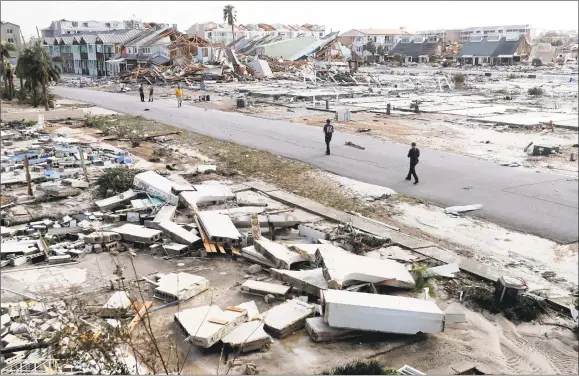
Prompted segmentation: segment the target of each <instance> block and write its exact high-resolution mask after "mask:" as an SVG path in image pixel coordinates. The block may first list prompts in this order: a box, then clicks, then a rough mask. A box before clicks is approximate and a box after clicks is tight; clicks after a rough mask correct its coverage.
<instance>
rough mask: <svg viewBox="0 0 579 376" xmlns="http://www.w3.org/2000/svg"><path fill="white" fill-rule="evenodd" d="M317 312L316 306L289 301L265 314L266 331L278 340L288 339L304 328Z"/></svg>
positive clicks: (293, 300) (297, 300)
mask: <svg viewBox="0 0 579 376" xmlns="http://www.w3.org/2000/svg"><path fill="white" fill-rule="evenodd" d="M315 310H316V306H315V305H314V304H309V303H305V302H302V301H301V300H299V299H292V300H288V301H286V302H284V303H282V304H280V305H278V306H275V307H273V308H272V309H270V310H269V311H267V312H265V313H264V324H265V326H264V328H265V331H266V332H268V333H269V334H271V335H272V336H274V337H276V338H284V337H287V336H288V335H290V334H292V333H293V332H295V331H297V330H299V329H301V328H303V327H304V326H305V324H306V319H307V318H308V317H311V316H313V315H314V313H315Z"/></svg>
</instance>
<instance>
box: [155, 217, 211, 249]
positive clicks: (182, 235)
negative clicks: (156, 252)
mask: <svg viewBox="0 0 579 376" xmlns="http://www.w3.org/2000/svg"><path fill="white" fill-rule="evenodd" d="M157 226H158V228H159V230H161V231H163V233H164V234H165V235H167V236H168V237H170V238H171V239H172V240H174V241H176V242H179V243H181V244H186V245H192V244H193V243H195V242H198V241H200V240H201V238H200V237H199V236H197V235H195V234H193V233H192V232H190V231H187V230H185V229H184V228H183V227H181V226H179V225H178V224H176V223H175V222H172V221H161V222H158V223H157Z"/></svg>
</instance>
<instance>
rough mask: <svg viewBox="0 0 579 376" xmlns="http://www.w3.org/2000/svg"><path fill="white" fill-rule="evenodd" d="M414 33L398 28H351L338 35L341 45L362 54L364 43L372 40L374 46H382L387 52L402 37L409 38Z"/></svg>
mask: <svg viewBox="0 0 579 376" xmlns="http://www.w3.org/2000/svg"><path fill="white" fill-rule="evenodd" d="M413 35H414V34H413V33H411V32H409V31H407V30H404V29H402V28H400V29H352V30H350V31H347V32H345V33H343V34H341V35H340V41H341V42H342V44H343V45H345V46H348V47H350V48H351V49H352V50H353V51H354V52H356V53H357V54H362V52H363V51H364V45H365V44H367V43H368V42H369V41H372V42H373V43H374V45H376V48H377V47H378V46H382V48H383V49H384V53H388V51H390V50H391V49H392V48H394V46H396V44H397V43H398V42H400V41H401V40H402V39H403V38H408V40H410V38H411V37H412V36H413Z"/></svg>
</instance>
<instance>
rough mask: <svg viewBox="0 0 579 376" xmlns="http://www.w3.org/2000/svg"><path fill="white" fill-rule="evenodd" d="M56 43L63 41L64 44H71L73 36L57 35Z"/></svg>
mask: <svg viewBox="0 0 579 376" xmlns="http://www.w3.org/2000/svg"><path fill="white" fill-rule="evenodd" d="M58 40H59V42H58V43H64V44H66V45H70V44H72V41H73V37H58Z"/></svg>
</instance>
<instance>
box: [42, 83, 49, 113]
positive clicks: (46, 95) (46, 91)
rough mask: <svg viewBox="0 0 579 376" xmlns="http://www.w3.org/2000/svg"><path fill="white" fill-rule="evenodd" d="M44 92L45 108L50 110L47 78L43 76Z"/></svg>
mask: <svg viewBox="0 0 579 376" xmlns="http://www.w3.org/2000/svg"><path fill="white" fill-rule="evenodd" d="M41 82H42V94H44V110H45V111H49V109H48V90H46V78H45V77H42V81H41Z"/></svg>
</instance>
